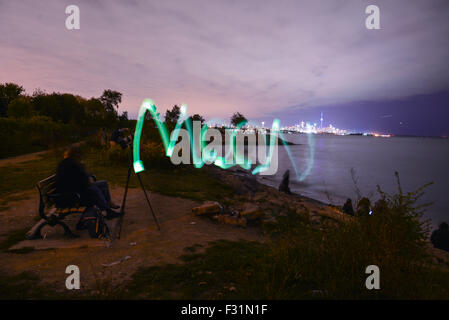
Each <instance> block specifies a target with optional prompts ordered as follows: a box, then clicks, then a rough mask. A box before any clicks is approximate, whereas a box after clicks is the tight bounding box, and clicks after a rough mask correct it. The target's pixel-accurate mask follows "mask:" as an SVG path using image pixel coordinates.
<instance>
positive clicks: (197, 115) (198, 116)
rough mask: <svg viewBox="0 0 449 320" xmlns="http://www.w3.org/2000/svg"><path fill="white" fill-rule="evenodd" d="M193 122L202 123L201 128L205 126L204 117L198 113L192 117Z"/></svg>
mask: <svg viewBox="0 0 449 320" xmlns="http://www.w3.org/2000/svg"><path fill="white" fill-rule="evenodd" d="M192 121H201V126H203V123H204V121H205V120H204V118H203V117H202V116H200V115H199V114H198V113H195V114H194V115H193V116H192Z"/></svg>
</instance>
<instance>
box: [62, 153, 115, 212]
mask: <svg viewBox="0 0 449 320" xmlns="http://www.w3.org/2000/svg"><path fill="white" fill-rule="evenodd" d="M81 159H82V152H81V149H80V147H79V146H72V147H70V149H69V150H67V151H66V152H65V154H64V160H62V161H61V162H60V163H59V165H58V168H57V170H56V193H68V192H75V193H78V194H79V195H80V198H81V199H80V202H81V205H84V206H89V205H95V206H97V207H98V208H99V209H100V210H101V211H105V212H106V214H107V216H108V217H110V218H113V217H115V216H117V215H119V213H118V212H115V211H114V210H112V209H117V208H119V206H117V205H116V204H114V203H113V202H112V201H111V194H110V192H109V186H108V183H107V182H106V181H94V179H93V177H92V175H91V174H90V173H88V172H87V170H86V168H85V166H84V164H82V162H81Z"/></svg>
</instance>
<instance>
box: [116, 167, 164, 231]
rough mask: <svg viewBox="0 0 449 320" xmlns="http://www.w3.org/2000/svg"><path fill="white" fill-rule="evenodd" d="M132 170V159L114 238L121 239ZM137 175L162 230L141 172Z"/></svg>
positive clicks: (152, 212) (155, 220)
mask: <svg viewBox="0 0 449 320" xmlns="http://www.w3.org/2000/svg"><path fill="white" fill-rule="evenodd" d="M132 170H133V163H132V161H131V163H130V164H129V168H128V177H127V178H126V187H125V194H124V195H123V201H122V206H121V208H120V213H121V215H120V218H119V220H118V221H117V224H116V225H115V230H114V239H120V234H121V232H122V224H123V218H124V216H125V204H126V197H127V195H128V186H129V179H130V178H131V171H132ZM136 176H137V179H138V180H139V183H140V187H141V188H142V191H143V193H144V195H145V199H146V200H147V203H148V206H149V207H150V210H151V214H152V215H153V218H154V222H155V223H156V226H157V229H158V230H159V231H160V230H161V228H160V227H159V223H158V222H157V218H156V215H155V214H154V211H153V207H152V206H151V202H150V199H149V198H148V195H147V191H146V190H145V187H144V185H143V182H142V178H141V177H140V175H139V173H136Z"/></svg>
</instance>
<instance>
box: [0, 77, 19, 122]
mask: <svg viewBox="0 0 449 320" xmlns="http://www.w3.org/2000/svg"><path fill="white" fill-rule="evenodd" d="M24 91H25V89H23V87H22V86H19V85H18V84H15V83H4V84H0V117H4V116H6V114H7V110H8V105H9V104H10V103H11V102H12V101H13V100H14V99H16V98H18V97H19V96H20V95H21V94H22V93H23V92H24Z"/></svg>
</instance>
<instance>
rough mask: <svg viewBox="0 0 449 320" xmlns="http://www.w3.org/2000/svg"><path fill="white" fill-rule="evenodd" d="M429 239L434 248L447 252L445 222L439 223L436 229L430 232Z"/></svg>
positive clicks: (448, 233)
mask: <svg viewBox="0 0 449 320" xmlns="http://www.w3.org/2000/svg"><path fill="white" fill-rule="evenodd" d="M430 241H431V242H432V244H433V246H434V247H435V248H438V249H441V250H445V251H448V252H449V226H448V224H447V223H446V222H443V223H441V224H440V227H439V228H438V230H435V231H434V232H432V236H431V237H430Z"/></svg>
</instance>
